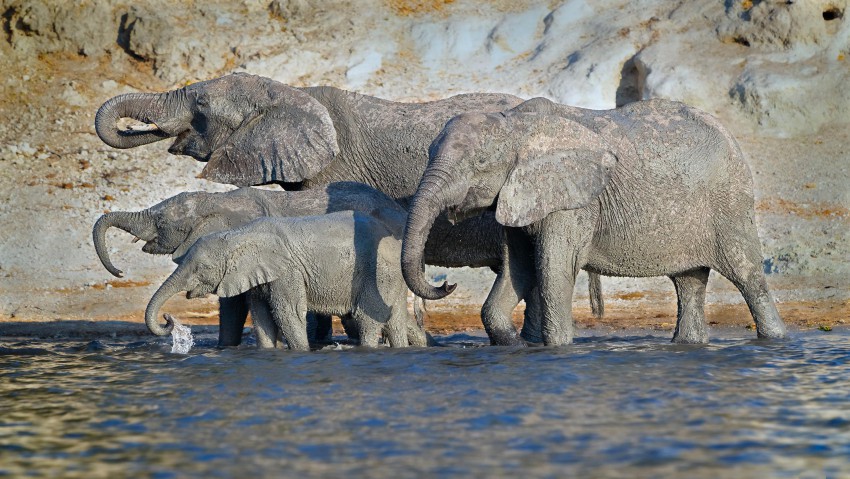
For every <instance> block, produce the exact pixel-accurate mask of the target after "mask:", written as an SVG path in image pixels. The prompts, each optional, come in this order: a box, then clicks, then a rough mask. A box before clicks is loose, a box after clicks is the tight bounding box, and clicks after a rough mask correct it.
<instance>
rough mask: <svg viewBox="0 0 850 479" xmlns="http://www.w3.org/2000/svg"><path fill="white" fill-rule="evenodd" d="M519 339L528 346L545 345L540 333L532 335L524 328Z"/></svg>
mask: <svg viewBox="0 0 850 479" xmlns="http://www.w3.org/2000/svg"><path fill="white" fill-rule="evenodd" d="M519 337H520V338H521V339H522V340H523V341H525V342H526V343H528V345H538V344H540V345H542V344H543V335H541V334H539V333H531V332H528V331H526V330H525V328H523V330H522V332H521V333H520V334H519Z"/></svg>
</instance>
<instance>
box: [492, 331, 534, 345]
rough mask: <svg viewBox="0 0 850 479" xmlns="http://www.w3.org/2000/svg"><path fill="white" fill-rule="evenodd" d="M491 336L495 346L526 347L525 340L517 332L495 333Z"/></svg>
mask: <svg viewBox="0 0 850 479" xmlns="http://www.w3.org/2000/svg"><path fill="white" fill-rule="evenodd" d="M489 336H490V344H491V345H493V346H523V347H524V346H526V344H525V340H523V339H522V337H520V336H519V335H518V334H517V333H516V331H494V332H492V333H490V334H489Z"/></svg>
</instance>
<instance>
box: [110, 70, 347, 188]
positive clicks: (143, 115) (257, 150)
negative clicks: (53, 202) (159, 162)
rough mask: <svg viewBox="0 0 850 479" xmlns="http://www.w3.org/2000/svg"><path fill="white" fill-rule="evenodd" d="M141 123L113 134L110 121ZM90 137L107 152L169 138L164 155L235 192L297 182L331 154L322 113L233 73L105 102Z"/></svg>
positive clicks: (333, 145)
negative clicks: (195, 166)
mask: <svg viewBox="0 0 850 479" xmlns="http://www.w3.org/2000/svg"><path fill="white" fill-rule="evenodd" d="M121 118H131V119H134V120H136V121H139V122H142V123H145V125H144V126H141V127H134V128H132V129H130V130H120V129H118V126H117V121H118V120H119V119H121ZM95 128H96V130H97V134H98V136H100V139H101V140H103V141H104V142H105V143H106V144H108V145H109V146H112V147H114V148H132V147H135V146H139V145H145V144H148V143H152V142H155V141H159V140H163V139H165V138H176V139H175V141H174V143H173V144H172V145H171V147H170V148H169V150H168V151H169V152H170V153H173V154H176V155H188V156H191V157H193V158H195V159H197V160H200V161H204V162H207V165H206V166H205V167H204V170H203V172H202V173H201V176H202V177H203V178H206V179H209V180H212V181H216V182H219V183H230V184H234V185H237V186H250V185H259V184H265V183H271V182H300V181H303V180H305V179H308V178H310V177H312V176H314V175H315V174H317V173H318V172H319V171H321V170H322V169H323V168H324V167H325V166H327V165H328V164H329V163H330V162H331V161H332V160H333V158H334V155H336V154H337V153H338V152H339V147H338V145H337V140H336V130H335V129H334V126H333V123H332V122H331V119H330V116H329V115H328V112H327V110H326V109H325V107H324V106H322V105H321V103H319V102H318V101H316V100H315V99H314V98H312V97H311V96H309V95H307V94H306V93H304V92H302V91H300V90H298V89H296V88H292V87H289V86H286V85H284V84H282V83H279V82H276V81H273V80H270V79H268V78H263V77H259V76H254V75H248V74H243V73H236V74H232V75H227V76H224V77H221V78H217V79H214V80H209V81H204V82H199V83H195V84H192V85H189V86H186V87H184V88H180V89H177V90H173V91H169V92H165V93H129V94H125V95H119V96H116V97H114V98H112V99H110V100H108V101H106V102H105V103H104V104H103V105H102V106H101V107H100V109H99V110H98V112H97V117H96V118H95Z"/></svg>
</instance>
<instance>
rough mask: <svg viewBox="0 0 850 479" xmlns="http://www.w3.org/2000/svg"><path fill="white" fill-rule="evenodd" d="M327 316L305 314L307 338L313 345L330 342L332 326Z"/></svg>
mask: <svg viewBox="0 0 850 479" xmlns="http://www.w3.org/2000/svg"><path fill="white" fill-rule="evenodd" d="M332 320H333V319H332V318H331V316H329V315H327V314H318V313H307V338H308V339H309V340H310V343H313V344H328V343H330V342H331V338H332V333H333V324H332Z"/></svg>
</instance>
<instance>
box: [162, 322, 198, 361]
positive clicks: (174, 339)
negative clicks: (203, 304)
mask: <svg viewBox="0 0 850 479" xmlns="http://www.w3.org/2000/svg"><path fill="white" fill-rule="evenodd" d="M167 316H168V318H166V319H167V320H168V321H169V322H170V323H172V324H173V325H174V327H173V328H171V352H172V353H175V354H188V353H189V350H191V349H192V346H194V345H195V339H194V338H193V337H192V328H191V326H186V325H184V324H182V323H180V322H179V321H177V320H176V319H174V317H172V316H171V315H167Z"/></svg>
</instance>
